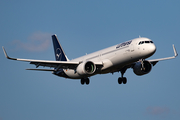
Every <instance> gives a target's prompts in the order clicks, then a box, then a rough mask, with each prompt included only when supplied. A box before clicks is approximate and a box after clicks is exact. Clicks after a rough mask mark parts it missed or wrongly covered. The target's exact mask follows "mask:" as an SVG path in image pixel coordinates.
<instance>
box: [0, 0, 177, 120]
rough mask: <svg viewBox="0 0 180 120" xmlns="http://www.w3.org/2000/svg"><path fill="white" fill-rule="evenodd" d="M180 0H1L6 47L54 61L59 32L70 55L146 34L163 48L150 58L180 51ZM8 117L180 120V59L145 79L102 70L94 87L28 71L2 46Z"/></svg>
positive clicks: (0, 110) (0, 107)
mask: <svg viewBox="0 0 180 120" xmlns="http://www.w3.org/2000/svg"><path fill="white" fill-rule="evenodd" d="M179 6H180V1H178V0H164V1H157V0H146V1H144V0H136V1H127V0H123V1H122V0H111V1H110V0H76V1H75V0H51V1H47V0H31V1H21V0H16V1H5V0H1V2H0V16H1V19H0V35H1V40H0V45H1V46H4V47H5V48H6V50H7V52H8V54H9V56H11V57H18V58H32V59H46V60H54V59H55V57H54V51H53V47H52V42H51V35H52V34H57V36H58V38H59V40H60V43H61V45H62V46H63V49H64V51H65V52H66V54H67V56H68V57H69V59H73V58H76V57H79V56H82V55H85V54H86V53H91V52H94V51H97V50H100V49H103V48H105V47H109V46H112V45H115V44H118V43H121V42H124V41H127V40H130V39H133V38H136V37H138V36H139V35H140V36H143V37H148V38H150V39H152V40H153V41H154V43H155V44H156V47H157V51H156V53H155V54H154V55H153V56H152V57H151V58H150V59H155V58H162V57H169V56H172V55H173V49H172V44H175V47H176V49H177V51H178V52H180V49H179V48H180V42H179V32H180V22H179V21H180V14H179V11H180V7H179ZM0 60H1V62H0V66H1V70H0V96H1V97H0V119H1V120H32V119H33V120H39V119H43V120H50V119H51V120H52V119H54V120H59V119H63V120H72V119H78V120H84V119H86V120H92V119H94V120H95V119H103V120H109V119H112V120H119V119H125V120H132V119H133V120H134V119H138V120H144V119H146V120H152V119H153V120H169V119H174V120H177V119H180V104H179V101H180V96H179V91H180V88H179V86H180V81H179V78H180V74H179V57H177V58H176V59H173V60H167V61H162V62H159V63H158V64H157V65H156V66H155V67H153V69H152V71H151V72H150V73H149V74H147V75H144V76H141V77H139V76H136V75H135V74H134V73H133V71H132V69H129V70H127V72H126V73H125V76H126V77H127V78H128V83H127V84H126V85H119V84H118V83H117V78H118V77H119V76H120V73H114V74H113V75H112V74H106V75H96V76H93V77H91V78H90V80H91V83H90V85H88V86H87V85H83V86H82V85H81V84H80V81H78V80H69V79H64V78H60V77H57V76H54V75H52V74H51V73H50V72H35V71H26V70H25V69H26V68H35V66H33V65H30V64H29V63H27V62H18V61H10V60H7V59H6V58H5V57H4V54H3V51H2V50H1V51H0Z"/></svg>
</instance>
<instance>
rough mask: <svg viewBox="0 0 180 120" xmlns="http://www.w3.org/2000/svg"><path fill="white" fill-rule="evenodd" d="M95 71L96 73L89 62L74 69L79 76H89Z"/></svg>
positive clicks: (94, 67)
mask: <svg viewBox="0 0 180 120" xmlns="http://www.w3.org/2000/svg"><path fill="white" fill-rule="evenodd" d="M95 71H96V65H95V64H94V63H93V62H91V61H87V62H83V63H81V64H79V65H78V67H77V69H76V72H77V73H78V74H79V75H91V74H93V73H94V72H95Z"/></svg>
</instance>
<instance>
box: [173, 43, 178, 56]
mask: <svg viewBox="0 0 180 120" xmlns="http://www.w3.org/2000/svg"><path fill="white" fill-rule="evenodd" d="M173 50H174V57H177V56H178V53H177V51H176V48H175V47H174V44H173Z"/></svg>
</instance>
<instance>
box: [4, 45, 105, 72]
mask: <svg viewBox="0 0 180 120" xmlns="http://www.w3.org/2000/svg"><path fill="white" fill-rule="evenodd" d="M2 48H3V51H4V54H5V56H6V58H7V59H10V60H18V61H25V62H30V64H34V65H36V68H38V67H39V66H43V67H50V68H51V67H52V68H56V69H57V70H58V69H60V68H62V69H76V67H77V66H78V65H79V64H80V63H81V62H71V61H47V60H33V59H20V58H11V57H9V56H8V55H7V53H6V51H5V49H4V47H2ZM94 64H95V65H96V66H98V65H102V63H101V62H95V63H94ZM27 70H40V71H51V70H46V69H44V70H43V69H27ZM52 71H53V70H52Z"/></svg>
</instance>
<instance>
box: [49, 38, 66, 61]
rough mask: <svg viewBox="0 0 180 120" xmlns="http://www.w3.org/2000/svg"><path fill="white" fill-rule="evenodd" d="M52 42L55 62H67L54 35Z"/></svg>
mask: <svg viewBox="0 0 180 120" xmlns="http://www.w3.org/2000/svg"><path fill="white" fill-rule="evenodd" d="M52 41H53V45H54V53H55V58H56V61H67V60H68V59H67V57H66V55H65V53H64V51H63V49H62V47H61V44H60V43H59V41H58V39H57V36H56V35H52Z"/></svg>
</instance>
